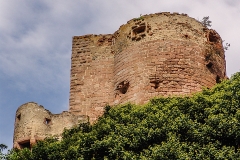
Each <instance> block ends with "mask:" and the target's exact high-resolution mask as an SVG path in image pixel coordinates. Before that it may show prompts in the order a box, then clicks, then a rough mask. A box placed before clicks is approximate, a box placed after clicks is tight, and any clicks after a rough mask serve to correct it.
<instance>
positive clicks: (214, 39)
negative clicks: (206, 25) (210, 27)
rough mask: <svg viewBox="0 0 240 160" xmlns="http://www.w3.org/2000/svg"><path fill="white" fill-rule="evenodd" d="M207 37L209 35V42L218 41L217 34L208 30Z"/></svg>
mask: <svg viewBox="0 0 240 160" xmlns="http://www.w3.org/2000/svg"><path fill="white" fill-rule="evenodd" d="M208 37H209V41H210V42H214V43H216V42H218V41H219V38H218V36H217V34H216V33H213V32H209V35H208Z"/></svg>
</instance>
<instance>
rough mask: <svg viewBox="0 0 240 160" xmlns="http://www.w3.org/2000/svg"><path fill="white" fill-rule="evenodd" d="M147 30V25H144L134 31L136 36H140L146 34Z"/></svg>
mask: <svg viewBox="0 0 240 160" xmlns="http://www.w3.org/2000/svg"><path fill="white" fill-rule="evenodd" d="M145 29H146V26H145V25H142V26H139V27H137V28H135V29H133V33H134V34H135V35H136V34H140V33H143V32H145Z"/></svg>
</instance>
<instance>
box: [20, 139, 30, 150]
mask: <svg viewBox="0 0 240 160" xmlns="http://www.w3.org/2000/svg"><path fill="white" fill-rule="evenodd" d="M19 146H20V148H21V149H23V148H29V149H30V148H31V144H30V140H27V141H23V142H20V143H19Z"/></svg>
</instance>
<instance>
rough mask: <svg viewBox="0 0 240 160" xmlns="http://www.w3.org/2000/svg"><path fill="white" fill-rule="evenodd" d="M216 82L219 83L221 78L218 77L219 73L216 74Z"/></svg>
mask: <svg viewBox="0 0 240 160" xmlns="http://www.w3.org/2000/svg"><path fill="white" fill-rule="evenodd" d="M216 83H221V78H220V77H219V75H217V76H216Z"/></svg>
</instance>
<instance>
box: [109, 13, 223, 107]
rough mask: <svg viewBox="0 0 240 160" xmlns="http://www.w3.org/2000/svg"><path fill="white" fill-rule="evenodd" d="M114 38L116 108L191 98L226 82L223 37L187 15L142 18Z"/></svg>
mask: <svg viewBox="0 0 240 160" xmlns="http://www.w3.org/2000/svg"><path fill="white" fill-rule="evenodd" d="M114 37H115V39H114V41H113V42H114V46H113V51H114V54H115V58H114V87H115V99H114V103H115V104H119V103H126V102H129V101H130V102H134V103H137V104H142V103H145V102H147V101H148V100H149V99H151V98H153V97H155V96H159V95H162V96H169V95H186V94H191V93H194V92H198V91H200V90H201V89H202V87H209V88H210V87H212V86H213V85H215V84H216V83H219V82H220V81H221V80H222V79H224V78H225V77H226V67H225V66H226V65H225V56H224V49H223V46H222V39H221V37H220V36H219V35H218V33H217V32H216V31H214V30H212V29H208V28H207V27H205V26H204V25H203V24H202V23H200V22H199V21H197V20H195V19H193V18H191V17H188V16H187V15H186V14H178V13H173V14H170V13H168V12H166V13H157V14H150V15H145V16H140V17H139V18H135V19H132V20H130V21H129V22H128V23H127V24H125V25H122V26H121V27H120V28H119V30H118V31H117V32H115V34H114Z"/></svg>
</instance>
